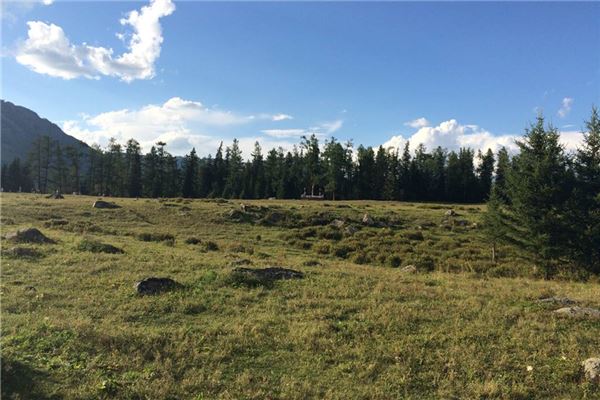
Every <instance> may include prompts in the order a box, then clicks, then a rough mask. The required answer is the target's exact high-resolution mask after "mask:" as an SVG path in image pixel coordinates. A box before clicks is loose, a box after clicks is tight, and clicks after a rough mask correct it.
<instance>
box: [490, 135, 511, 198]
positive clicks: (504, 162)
mask: <svg viewBox="0 0 600 400" xmlns="http://www.w3.org/2000/svg"><path fill="white" fill-rule="evenodd" d="M509 169H510V157H509V155H508V150H506V147H504V146H502V147H501V148H500V150H499V151H498V162H497V163H496V177H495V179H494V187H495V190H496V195H497V196H498V198H499V200H500V201H502V202H503V203H506V202H507V201H508V196H507V195H506V175H507V174H508V171H509Z"/></svg>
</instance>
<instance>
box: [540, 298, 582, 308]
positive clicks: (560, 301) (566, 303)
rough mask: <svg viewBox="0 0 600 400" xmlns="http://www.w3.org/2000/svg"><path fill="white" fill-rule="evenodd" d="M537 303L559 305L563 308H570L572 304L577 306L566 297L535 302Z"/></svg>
mask: <svg viewBox="0 0 600 400" xmlns="http://www.w3.org/2000/svg"><path fill="white" fill-rule="evenodd" d="M537 302H538V303H551V304H560V305H563V306H572V305H574V304H577V302H576V301H575V300H571V299H569V298H568V297H555V296H552V297H546V298H544V299H539V300H538V301H537Z"/></svg>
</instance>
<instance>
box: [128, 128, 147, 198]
mask: <svg viewBox="0 0 600 400" xmlns="http://www.w3.org/2000/svg"><path fill="white" fill-rule="evenodd" d="M125 167H126V169H127V174H126V175H127V193H128V194H129V196H130V197H140V196H141V195H142V181H143V180H142V152H141V149H140V144H139V143H138V142H137V141H136V140H134V139H129V140H128V141H127V145H126V147H125Z"/></svg>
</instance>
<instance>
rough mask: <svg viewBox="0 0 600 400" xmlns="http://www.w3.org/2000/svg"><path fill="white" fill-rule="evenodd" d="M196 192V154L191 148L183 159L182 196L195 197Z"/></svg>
mask: <svg viewBox="0 0 600 400" xmlns="http://www.w3.org/2000/svg"><path fill="white" fill-rule="evenodd" d="M197 194H198V156H197V155H196V149H195V148H193V149H192V151H190V154H188V155H187V156H185V159H184V161H183V187H182V189H181V195H182V196H183V197H187V198H190V197H196V196H197Z"/></svg>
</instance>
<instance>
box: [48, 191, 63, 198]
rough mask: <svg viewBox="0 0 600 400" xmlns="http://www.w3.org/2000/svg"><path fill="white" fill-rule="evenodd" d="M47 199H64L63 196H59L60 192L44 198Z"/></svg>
mask: <svg viewBox="0 0 600 400" xmlns="http://www.w3.org/2000/svg"><path fill="white" fill-rule="evenodd" d="M46 198H47V199H64V197H63V195H62V194H60V192H59V191H58V190H57V191H56V192H54V193H50V194H49V195H48V196H46Z"/></svg>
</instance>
